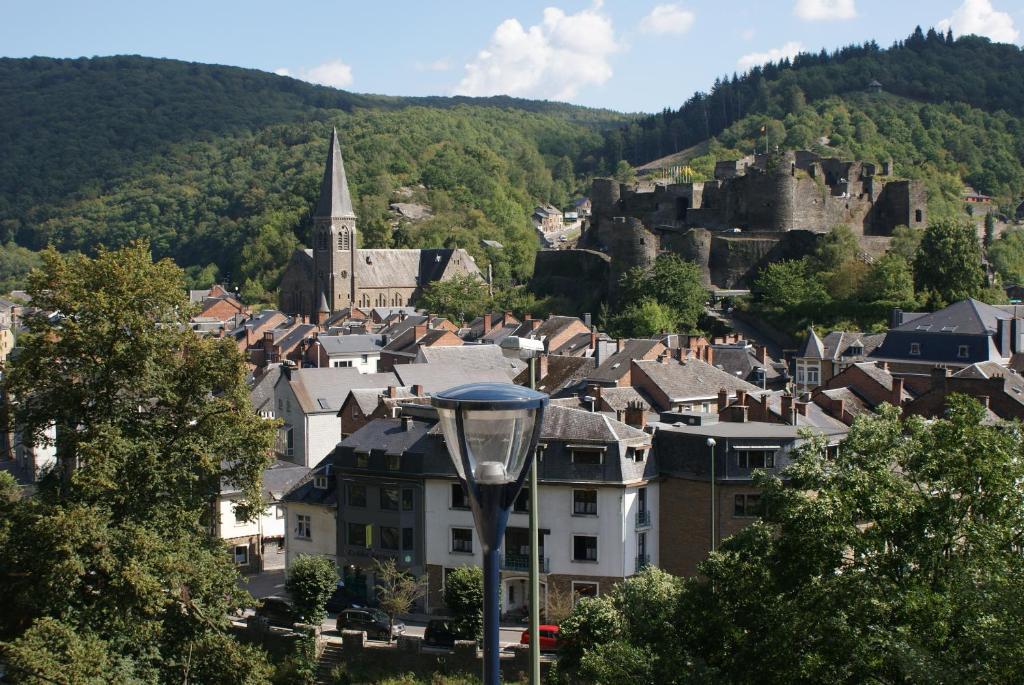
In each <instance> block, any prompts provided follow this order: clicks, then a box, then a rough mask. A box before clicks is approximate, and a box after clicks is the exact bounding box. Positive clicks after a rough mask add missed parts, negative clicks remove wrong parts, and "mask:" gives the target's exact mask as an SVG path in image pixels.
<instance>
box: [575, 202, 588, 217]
mask: <svg viewBox="0 0 1024 685" xmlns="http://www.w3.org/2000/svg"><path fill="white" fill-rule="evenodd" d="M572 206H573V208H574V209H575V210H576V213H577V214H579V215H580V218H583V217H588V216H590V198H589V197H581V198H579V199H578V200H575V201H573V203H572Z"/></svg>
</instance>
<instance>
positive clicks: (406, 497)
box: [402, 488, 413, 511]
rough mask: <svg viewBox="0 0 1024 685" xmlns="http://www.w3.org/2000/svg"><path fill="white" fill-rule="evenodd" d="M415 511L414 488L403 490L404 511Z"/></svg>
mask: <svg viewBox="0 0 1024 685" xmlns="http://www.w3.org/2000/svg"><path fill="white" fill-rule="evenodd" d="M412 509H413V492H412V488H403V489H402V511H412Z"/></svg>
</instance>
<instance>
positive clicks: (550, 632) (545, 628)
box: [519, 625, 561, 652]
mask: <svg viewBox="0 0 1024 685" xmlns="http://www.w3.org/2000/svg"><path fill="white" fill-rule="evenodd" d="M538 627H539V633H540V651H542V652H555V651H558V648H559V647H560V646H561V642H559V640H558V626H552V625H542V626H538ZM519 644H521V645H528V644H530V631H529V630H524V631H523V635H522V637H520V638H519Z"/></svg>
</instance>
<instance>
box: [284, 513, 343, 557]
mask: <svg viewBox="0 0 1024 685" xmlns="http://www.w3.org/2000/svg"><path fill="white" fill-rule="evenodd" d="M281 506H282V508H283V509H284V511H285V521H284V524H285V526H286V529H285V566H286V567H289V568H290V567H291V565H292V562H293V561H295V559H296V558H297V557H298V556H299V555H300V554H315V555H319V556H325V557H327V558H328V559H330V560H331V561H333V562H335V563H337V561H338V558H337V550H338V530H337V529H338V521H337V515H336V510H335V508H334V507H324V506H319V505H316V504H304V503H302V502H286V503H283V504H282V505H281Z"/></svg>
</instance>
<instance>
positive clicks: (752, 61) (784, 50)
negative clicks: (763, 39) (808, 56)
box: [736, 40, 803, 71]
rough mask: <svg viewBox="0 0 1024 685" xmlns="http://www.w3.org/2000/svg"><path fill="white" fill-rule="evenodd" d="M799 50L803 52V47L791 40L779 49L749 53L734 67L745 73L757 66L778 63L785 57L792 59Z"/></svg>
mask: <svg viewBox="0 0 1024 685" xmlns="http://www.w3.org/2000/svg"><path fill="white" fill-rule="evenodd" d="M801 50H803V45H801V44H800V43H799V42H798V41H795V40H791V41H789V42H788V43H786V44H785V45H783V46H782V47H781V48H772V49H771V50H768V51H766V52H751V53H749V54H746V55H743V57H740V58H739V59H738V60H737V61H736V66H738V67H739V68H740V69H743V70H744V71H745V70H747V69H750V68H751V67H755V66H757V65H759V64H765V63H767V62H778V61H779V60H781V59H783V58H785V57H788V58H790V59H793V58H794V57H796V55H797V53H799V52H800V51H801Z"/></svg>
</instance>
